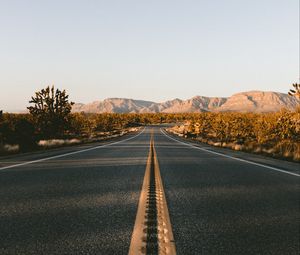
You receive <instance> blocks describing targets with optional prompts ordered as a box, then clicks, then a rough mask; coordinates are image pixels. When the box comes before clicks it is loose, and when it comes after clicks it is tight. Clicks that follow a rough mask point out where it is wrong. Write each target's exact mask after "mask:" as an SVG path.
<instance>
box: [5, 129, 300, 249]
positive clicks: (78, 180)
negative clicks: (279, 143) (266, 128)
mask: <svg viewBox="0 0 300 255" xmlns="http://www.w3.org/2000/svg"><path fill="white" fill-rule="evenodd" d="M151 133H153V140H154V147H155V150H156V154H157V161H158V164H159V168H160V174H161V179H162V182H163V186H164V192H165V197H166V202H167V206H168V211H169V218H170V224H171V228H172V230H173V234H174V241H175V246H176V251H177V254H299V251H300V248H299V238H300V234H299V225H300V222H299V218H300V217H299V202H300V199H299V180H300V177H299V174H300V167H299V164H296V163H290V162H285V161H279V160H273V159H267V158H264V157H260V156H253V155H249V154H246V153H238V152H231V151H229V150H222V149H217V148H212V147H209V146H207V145H190V144H186V143H184V142H183V141H182V140H181V141H177V140H175V139H174V137H168V135H167V134H165V133H164V132H163V131H162V129H161V128H160V127H147V128H145V129H144V130H143V131H142V132H141V133H139V134H131V135H127V136H125V137H124V138H121V139H119V140H114V141H111V142H110V144H108V143H107V144H90V145H84V146H78V147H72V148H64V149H57V150H54V151H49V152H44V153H35V154H25V155H19V156H14V157H7V158H1V159H0V196H1V200H0V254H128V252H129V247H130V242H131V239H132V233H133V230H134V226H135V221H136V217H137V210H138V205H139V199H140V196H141V189H142V185H143V180H144V176H145V169H146V167H147V159H148V155H149V146H150V140H151ZM176 139H179V138H176Z"/></svg>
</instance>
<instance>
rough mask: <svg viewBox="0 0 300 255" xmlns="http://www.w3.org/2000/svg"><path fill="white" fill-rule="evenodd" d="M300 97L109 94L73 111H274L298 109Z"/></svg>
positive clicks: (261, 93)
mask: <svg viewBox="0 0 300 255" xmlns="http://www.w3.org/2000/svg"><path fill="white" fill-rule="evenodd" d="M297 104H299V101H298V100H297V99H296V98H294V97H291V96H289V95H287V94H283V93H278V92H264V91H249V92H242V93H238V94H234V95H232V96H231V97H228V98H225V97H203V96H195V97H193V98H191V99H188V100H180V99H174V100H170V101H166V102H163V103H155V102H151V101H142V100H134V99H126V98H108V99H105V100H103V101H95V102H93V103H89V104H75V105H74V106H73V112H87V113H103V112H109V113H147V112H149V113H155V112H164V113H182V112H205V111H234V112H274V111H279V110H280V109H282V108H287V109H295V107H296V106H297Z"/></svg>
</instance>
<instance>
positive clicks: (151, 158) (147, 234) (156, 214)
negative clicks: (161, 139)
mask: <svg viewBox="0 0 300 255" xmlns="http://www.w3.org/2000/svg"><path fill="white" fill-rule="evenodd" d="M147 253H148V254H149V253H150V254H159V255H161V254H170V255H175V254H176V248H175V242H174V236H173V232H172V226H171V222H170V217H169V210H168V206H167V201H166V197H165V192H164V188H163V182H162V179H161V175H160V169H159V163H158V159H157V154H156V151H155V146H154V138H153V130H152V133H151V139H150V149H149V155H148V159H147V166H146V171H145V176H144V181H143V186H142V190H141V195H140V200H139V205H138V211H137V215H136V220H135V225H134V230H133V234H132V238H131V243H130V248H129V255H139V254H147Z"/></svg>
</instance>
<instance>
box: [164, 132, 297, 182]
mask: <svg viewBox="0 0 300 255" xmlns="http://www.w3.org/2000/svg"><path fill="white" fill-rule="evenodd" d="M160 132H161V133H162V134H163V135H164V136H166V137H167V138H169V139H171V140H174V141H176V142H178V143H180V144H184V145H186V146H189V147H192V148H194V149H198V150H201V151H205V152H209V153H212V154H216V155H219V156H223V157H226V158H230V159H234V160H237V161H241V162H244V163H248V164H251V165H255V166H260V167H264V168H268V169H270V170H274V171H277V172H281V173H285V174H289V175H293V176H297V177H300V174H297V173H292V172H289V171H286V170H283V169H280V168H276V167H272V166H267V165H263V164H260V163H255V162H253V161H249V160H246V159H241V158H236V157H232V156H229V155H226V154H223V153H219V152H215V151H210V150H206V149H204V148H200V147H197V146H194V145H192V144H189V143H185V142H181V141H179V140H177V139H175V138H173V137H171V136H169V135H168V134H167V133H166V132H165V131H163V130H162V128H161V129H160Z"/></svg>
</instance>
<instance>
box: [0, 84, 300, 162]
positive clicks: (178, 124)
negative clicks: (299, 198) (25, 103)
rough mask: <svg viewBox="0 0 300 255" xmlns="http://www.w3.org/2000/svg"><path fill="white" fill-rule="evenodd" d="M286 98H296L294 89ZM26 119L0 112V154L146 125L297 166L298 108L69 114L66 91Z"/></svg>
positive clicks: (48, 94) (35, 105) (53, 92)
mask: <svg viewBox="0 0 300 255" xmlns="http://www.w3.org/2000/svg"><path fill="white" fill-rule="evenodd" d="M293 87H294V89H292V90H291V91H290V95H291V96H294V97H296V98H297V97H298V96H299V87H300V86H299V85H298V84H296V85H295V84H293ZM29 103H30V104H31V105H30V106H29V107H28V110H29V113H27V114H12V113H3V112H2V111H0V154H8V153H16V152H20V151H21V152H25V151H32V150H36V149H41V148H47V147H55V146H62V145H72V144H78V143H83V142H93V141H99V140H103V139H107V138H111V137H116V136H120V135H123V134H126V133H128V132H130V131H135V130H137V128H138V127H140V126H143V125H149V124H162V123H173V127H172V128H168V131H169V132H172V133H174V134H177V135H180V136H184V137H187V138H192V139H195V140H197V141H200V142H204V143H208V144H211V145H214V146H220V147H226V148H231V149H235V150H243V151H249V152H256V153H264V154H268V155H271V156H275V157H280V158H287V159H292V160H296V161H300V106H299V107H298V108H297V109H296V110H294V111H288V110H282V111H280V112H277V113H233V112H203V113H140V114H138V113H126V114H120V113H101V114H99V113H84V112H80V113H72V112H71V109H72V105H73V102H70V101H69V96H68V95H67V93H66V91H65V90H63V91H60V90H59V89H55V88H54V87H51V88H50V87H47V88H45V89H42V90H41V91H38V92H36V93H35V94H34V96H33V97H32V98H31V100H30V101H29Z"/></svg>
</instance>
